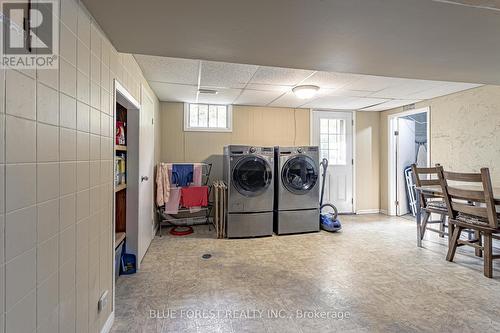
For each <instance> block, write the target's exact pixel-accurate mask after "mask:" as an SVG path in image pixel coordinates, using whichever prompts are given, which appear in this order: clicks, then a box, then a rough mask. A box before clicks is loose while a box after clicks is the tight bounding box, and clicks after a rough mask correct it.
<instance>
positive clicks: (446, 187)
mask: <svg viewBox="0 0 500 333" xmlns="http://www.w3.org/2000/svg"><path fill="white" fill-rule="evenodd" d="M439 179H440V182H441V187H442V190H443V194H444V200H445V202H446V205H447V208H448V216H449V232H450V234H451V235H452V236H451V238H450V243H449V247H448V254H447V256H446V260H448V261H453V258H454V256H455V252H456V250H457V247H459V246H462V245H468V246H472V247H474V248H475V249H476V252H477V251H480V252H483V255H484V276H486V277H489V278H491V277H493V260H494V259H500V255H493V245H492V242H493V238H496V239H500V237H499V235H498V234H499V233H500V227H499V223H498V220H499V218H500V215H499V214H498V213H497V211H496V207H495V199H494V196H493V189H492V185H491V178H490V172H489V169H488V168H482V169H481V172H480V173H457V172H447V171H443V169H442V168H440V172H439ZM457 182H459V184H457ZM471 185H476V186H471ZM477 185H479V186H477ZM471 203H472V204H471ZM465 229H471V230H474V231H475V232H476V235H478V237H476V238H475V239H472V240H471V239H468V240H465V239H460V235H461V233H462V231H463V230H465ZM481 236H482V237H483V239H481Z"/></svg>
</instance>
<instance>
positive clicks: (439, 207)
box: [424, 200, 448, 215]
mask: <svg viewBox="0 0 500 333" xmlns="http://www.w3.org/2000/svg"><path fill="white" fill-rule="evenodd" d="M424 209H425V210H426V211H428V212H430V213H436V214H445V215H447V214H448V208H447V207H446V203H445V202H444V201H442V200H432V201H431V200H429V201H427V206H426V207H425V208H424Z"/></svg>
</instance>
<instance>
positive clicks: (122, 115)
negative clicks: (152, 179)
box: [114, 103, 128, 247]
mask: <svg viewBox="0 0 500 333" xmlns="http://www.w3.org/2000/svg"><path fill="white" fill-rule="evenodd" d="M118 122H121V123H122V124H124V126H123V127H122V130H124V136H125V142H120V144H118V142H116V138H115V139H114V140H115V158H117V160H118V159H120V160H121V159H123V160H124V162H123V163H125V173H127V167H128V166H127V162H128V161H127V127H126V124H127V109H126V108H125V107H123V106H122V105H121V104H120V103H116V122H115V133H117V130H118ZM118 172H119V171H118V166H117V163H115V178H116V179H115V233H116V234H115V247H118V246H119V245H120V243H122V242H123V241H124V240H125V235H126V231H127V230H126V226H127V221H126V216H127V184H126V181H125V182H122V183H119V184H117V181H118Z"/></svg>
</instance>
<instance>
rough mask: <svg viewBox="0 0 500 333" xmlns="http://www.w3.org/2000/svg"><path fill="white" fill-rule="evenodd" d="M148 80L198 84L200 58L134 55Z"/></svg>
mask: <svg viewBox="0 0 500 333" xmlns="http://www.w3.org/2000/svg"><path fill="white" fill-rule="evenodd" d="M134 57H135V59H136V60H137V63H138V64H139V66H140V67H141V69H142V72H143V73H144V76H145V77H146V79H147V80H148V81H158V82H168V83H179V84H191V85H197V84H198V71H199V64H200V61H199V60H191V59H180V58H167V57H157V56H146V55H138V54H136V55H134Z"/></svg>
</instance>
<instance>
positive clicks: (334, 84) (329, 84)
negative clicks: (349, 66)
mask: <svg viewBox="0 0 500 333" xmlns="http://www.w3.org/2000/svg"><path fill="white" fill-rule="evenodd" d="M358 79H359V78H358V75H353V74H344V73H333V72H316V73H314V75H313V76H311V77H310V78H308V79H307V80H305V81H304V82H302V83H301V84H312V85H315V86H318V87H320V88H322V89H323V88H328V89H339V88H342V87H344V86H345V85H347V84H349V83H353V82H354V81H356V80H358Z"/></svg>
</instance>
